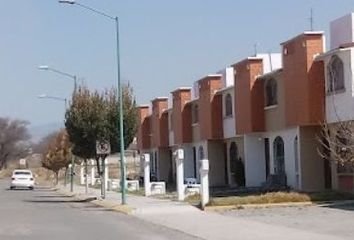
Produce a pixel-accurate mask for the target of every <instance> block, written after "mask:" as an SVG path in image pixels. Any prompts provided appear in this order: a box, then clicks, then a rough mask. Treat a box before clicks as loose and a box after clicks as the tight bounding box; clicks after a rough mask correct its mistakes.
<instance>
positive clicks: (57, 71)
mask: <svg viewBox="0 0 354 240" xmlns="http://www.w3.org/2000/svg"><path fill="white" fill-rule="evenodd" d="M38 69H39V70H44V71H51V72H54V73H57V74H60V75H63V76H66V77H69V78H71V79H73V80H74V92H73V94H75V93H76V88H77V76H76V75H72V74H70V73H66V72H63V71H60V70H57V69H55V68H52V67H49V66H47V65H41V66H38ZM43 98H44V97H43ZM46 98H52V99H56V98H57V97H46ZM57 100H59V99H58V98H57ZM66 104H67V101H66V99H65V109H67V105H66ZM72 156H73V157H72V159H71V166H75V156H74V154H73V155H72ZM70 191H71V192H73V191H74V167H72V168H71V177H70Z"/></svg>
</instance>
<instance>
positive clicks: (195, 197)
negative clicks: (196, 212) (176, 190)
mask: <svg viewBox="0 0 354 240" xmlns="http://www.w3.org/2000/svg"><path fill="white" fill-rule="evenodd" d="M200 200H201V197H200V194H199V193H196V194H192V195H188V196H187V197H186V198H185V199H184V201H185V202H188V203H191V204H195V203H199V202H200Z"/></svg>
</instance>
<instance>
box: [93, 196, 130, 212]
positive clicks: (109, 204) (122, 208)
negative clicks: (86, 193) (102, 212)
mask: <svg viewBox="0 0 354 240" xmlns="http://www.w3.org/2000/svg"><path fill="white" fill-rule="evenodd" d="M92 203H93V204H95V205H98V206H101V207H104V208H107V209H111V210H113V211H115V212H119V213H123V214H125V215H130V214H132V213H133V211H134V210H135V208H133V207H131V206H129V205H121V204H117V203H116V202H113V201H108V200H104V199H98V200H94V201H92Z"/></svg>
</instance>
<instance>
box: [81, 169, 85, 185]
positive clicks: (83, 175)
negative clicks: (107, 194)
mask: <svg viewBox="0 0 354 240" xmlns="http://www.w3.org/2000/svg"><path fill="white" fill-rule="evenodd" d="M80 184H81V185H84V184H85V167H84V166H82V165H81V168H80Z"/></svg>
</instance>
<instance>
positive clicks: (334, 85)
mask: <svg viewBox="0 0 354 240" xmlns="http://www.w3.org/2000/svg"><path fill="white" fill-rule="evenodd" d="M343 89H344V68H343V62H342V60H341V59H340V58H339V57H338V56H337V55H333V56H332V57H331V60H330V61H329V63H328V66H327V91H328V92H336V91H338V90H343Z"/></svg>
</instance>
